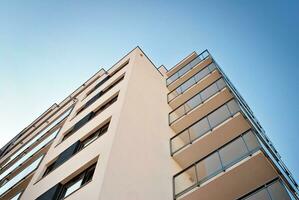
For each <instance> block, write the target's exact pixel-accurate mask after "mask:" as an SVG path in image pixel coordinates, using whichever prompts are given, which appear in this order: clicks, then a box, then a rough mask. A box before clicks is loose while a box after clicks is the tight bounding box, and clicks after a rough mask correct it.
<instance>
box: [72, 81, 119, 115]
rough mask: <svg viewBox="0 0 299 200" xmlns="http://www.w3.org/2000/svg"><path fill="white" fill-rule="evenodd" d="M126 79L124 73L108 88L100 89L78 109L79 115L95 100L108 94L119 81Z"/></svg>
mask: <svg viewBox="0 0 299 200" xmlns="http://www.w3.org/2000/svg"><path fill="white" fill-rule="evenodd" d="M123 79H124V75H122V76H121V77H119V78H118V79H117V80H116V81H114V82H113V83H111V84H110V85H109V86H108V87H107V88H105V89H103V90H102V91H100V92H99V93H98V94H96V95H95V96H94V97H92V98H91V99H90V100H89V101H87V102H86V103H85V105H84V106H82V107H81V108H80V109H79V110H78V111H77V115H78V114H79V113H80V112H82V111H83V110H84V109H86V108H87V107H88V106H90V105H92V104H93V103H94V102H95V101H97V100H98V99H99V98H100V97H101V96H103V95H104V94H106V93H107V92H108V91H109V90H111V89H112V88H113V87H114V86H115V85H117V84H118V83H119V82H121V81H122V80H123Z"/></svg>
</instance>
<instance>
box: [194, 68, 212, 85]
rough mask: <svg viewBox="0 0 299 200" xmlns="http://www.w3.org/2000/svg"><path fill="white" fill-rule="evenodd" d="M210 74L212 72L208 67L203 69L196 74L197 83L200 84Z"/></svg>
mask: <svg viewBox="0 0 299 200" xmlns="http://www.w3.org/2000/svg"><path fill="white" fill-rule="evenodd" d="M209 73H210V70H209V69H208V68H207V67H206V68H204V69H202V70H201V71H200V72H198V73H197V74H195V80H196V82H199V81H200V80H201V79H203V78H204V77H205V76H206V75H208V74H209Z"/></svg>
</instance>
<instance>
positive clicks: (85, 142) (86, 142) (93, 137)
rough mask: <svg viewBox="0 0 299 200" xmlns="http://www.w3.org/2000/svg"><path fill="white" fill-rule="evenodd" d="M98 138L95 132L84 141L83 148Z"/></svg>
mask: <svg viewBox="0 0 299 200" xmlns="http://www.w3.org/2000/svg"><path fill="white" fill-rule="evenodd" d="M96 139H97V135H96V134H93V136H92V137H90V138H87V139H86V140H84V141H83V142H82V143H83V144H82V148H84V147H86V146H87V145H89V144H90V143H92V142H93V141H95V140H96Z"/></svg>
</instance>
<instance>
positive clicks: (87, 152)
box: [0, 47, 299, 200]
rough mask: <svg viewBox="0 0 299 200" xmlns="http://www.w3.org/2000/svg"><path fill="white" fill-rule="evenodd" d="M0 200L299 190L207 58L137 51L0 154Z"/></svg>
mask: <svg viewBox="0 0 299 200" xmlns="http://www.w3.org/2000/svg"><path fill="white" fill-rule="evenodd" d="M0 154H1V155H0V156H1V157H0V167H1V168H0V199H1V200H2V199H5V200H17V199H21V200H60V199H67V200H82V199H90V200H100V199H101V200H120V199H124V200H147V199H148V200H153V199H155V200H159V199H160V200H167V199H169V200H171V199H180V200H199V199H200V200H218V199H219V200H289V199H299V197H298V185H297V183H296V181H295V180H294V178H293V177H292V175H291V173H290V172H289V171H288V169H287V168H286V166H285V165H284V164H283V162H282V161H281V157H280V156H279V154H278V152H277V151H276V150H275V148H274V146H273V144H272V143H271V141H270V140H269V138H268V137H267V136H266V134H265V131H264V130H263V128H262V127H261V125H260V124H259V122H258V121H257V119H256V118H255V117H254V115H253V113H252V111H251V110H250V108H249V107H248V105H247V104H246V102H245V101H244V99H243V98H242V97H241V95H240V94H239V93H238V92H237V90H236V89H235V87H234V86H233V85H232V83H231V82H230V81H229V79H228V78H227V76H226V75H225V74H224V72H223V71H222V69H221V68H220V67H219V66H218V64H217V63H216V61H215V59H214V58H213V57H212V55H211V54H210V53H209V52H208V51H207V50H206V51H204V52H202V53H200V54H197V53H195V52H193V53H191V54H190V55H189V56H187V57H186V58H184V59H183V60H182V61H180V62H179V63H178V64H177V65H175V66H174V67H172V68H171V69H169V70H167V69H166V68H165V67H164V66H161V67H159V68H156V66H155V65H154V64H153V63H152V62H151V60H150V59H149V58H148V57H147V56H146V55H145V54H144V52H143V51H142V50H141V49H140V48H139V47H136V48H135V49H133V50H132V51H131V52H130V53H128V54H127V55H126V56H124V57H123V58H122V59H121V60H120V61H119V62H117V63H116V64H115V65H113V66H112V67H111V68H110V69H108V70H107V71H106V70H104V69H101V70H100V71H98V72H97V73H96V74H95V75H94V76H92V77H91V78H90V79H89V80H87V81H86V82H85V83H84V84H83V85H81V86H80V87H79V88H78V89H76V90H75V91H74V92H73V93H72V94H70V95H69V96H68V97H67V98H66V99H64V100H63V101H62V102H61V103H59V104H54V105H53V106H51V107H50V108H49V109H48V110H46V111H45V112H44V113H42V114H41V115H40V116H39V117H38V118H37V119H36V120H35V121H33V122H32V123H31V124H30V125H29V126H28V127H26V128H25V129H24V130H22V131H21V132H20V133H19V134H18V135H17V136H16V137H15V138H13V139H12V140H11V141H10V142H9V143H8V144H7V145H5V146H4V147H3V148H2V149H1V151H0Z"/></svg>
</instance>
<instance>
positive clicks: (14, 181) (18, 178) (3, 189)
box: [0, 155, 43, 196]
mask: <svg viewBox="0 0 299 200" xmlns="http://www.w3.org/2000/svg"><path fill="white" fill-rule="evenodd" d="M42 158H43V155H42V156H40V157H39V158H38V159H36V160H35V161H34V162H33V163H31V164H30V165H29V166H28V167H26V168H25V169H23V170H22V171H21V172H20V173H19V174H18V175H16V176H15V177H13V178H12V179H11V180H9V181H7V182H6V183H5V184H4V185H2V186H1V187H0V196H1V195H3V194H4V193H5V192H7V191H8V190H10V189H11V188H12V187H14V186H15V185H16V184H17V183H19V182H20V181H22V180H23V179H24V178H26V177H27V176H28V175H29V174H31V173H32V172H33V171H35V170H36V168H37V167H38V165H39V163H40V162H41V160H42Z"/></svg>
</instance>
